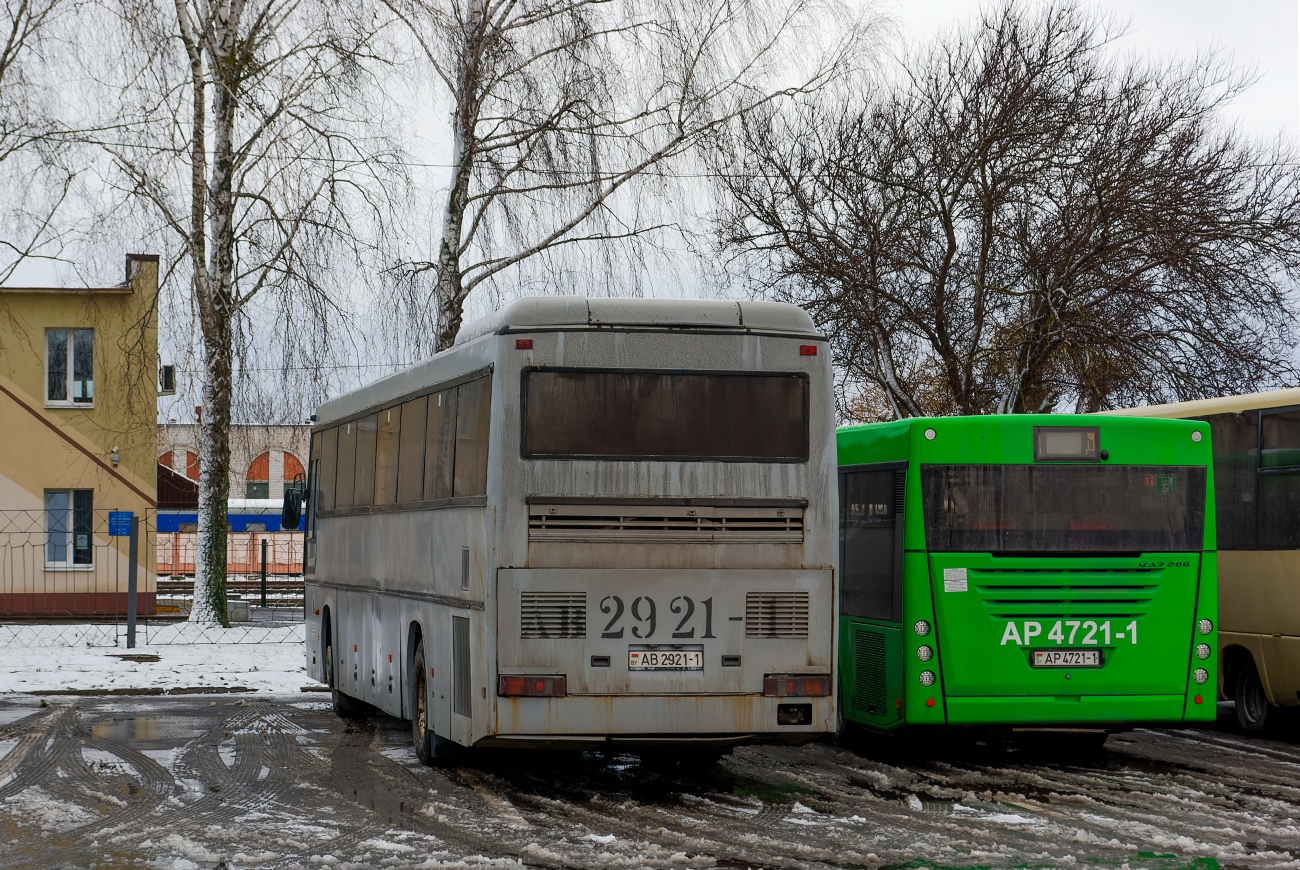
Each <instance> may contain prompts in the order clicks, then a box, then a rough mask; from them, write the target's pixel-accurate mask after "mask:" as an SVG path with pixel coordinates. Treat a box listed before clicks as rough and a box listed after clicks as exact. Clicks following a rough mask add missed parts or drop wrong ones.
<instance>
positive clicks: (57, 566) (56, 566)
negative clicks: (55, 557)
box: [41, 487, 95, 571]
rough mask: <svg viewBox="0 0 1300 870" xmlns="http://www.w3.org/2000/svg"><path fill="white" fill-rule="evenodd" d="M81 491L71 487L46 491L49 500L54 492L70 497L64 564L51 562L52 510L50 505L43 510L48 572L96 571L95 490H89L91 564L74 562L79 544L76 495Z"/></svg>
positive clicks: (44, 548)
mask: <svg viewBox="0 0 1300 870" xmlns="http://www.w3.org/2000/svg"><path fill="white" fill-rule="evenodd" d="M79 491H82V488H77V487H69V488H67V489H64V488H62V487H56V488H54V489H47V490H45V495H46V497H47V498H48V497H49V494H50V493H52V492H62V493H66V494H67V496H68V513H67V519H66V528H67V532H66V534H67V539H66V544H65V545H64V552H65V554H66V558H65V559H64V561H62V562H54V561H51V560H50V551H49V540H50V539H49V535H50V528H49V521H50V508H49V506H48V504H47V505H46V506H45V507H44V508H42V510H43V513H44V517H43V519H44V522H45V536H44V537H45V539H44V541H42V543H41V551H42V552H41V555H42V557H43V561H44V562H45V569H46V570H47V571H50V570H57V571H94V570H95V532H94V528H93V526H94V517H95V502H94V490H89V492H90V493H91V503H90V517H91V526H92V528H91V531H90V541H89V542H88V546H87V549H88V550H89V551H90V561H89V562H86V563H78V562H75V561H73V560H74V559H75V558H76V549H77V548H76V543H77V542H76V538H75V536H76V534H77V532H76V528H75V526H76V523H75V518H74V513H75V511H76V509H77V501H76V495H75V493H77V492H79Z"/></svg>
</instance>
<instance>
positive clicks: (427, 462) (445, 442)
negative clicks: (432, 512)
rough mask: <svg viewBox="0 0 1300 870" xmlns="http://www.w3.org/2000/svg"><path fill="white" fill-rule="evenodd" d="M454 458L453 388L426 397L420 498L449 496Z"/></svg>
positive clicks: (454, 401)
mask: <svg viewBox="0 0 1300 870" xmlns="http://www.w3.org/2000/svg"><path fill="white" fill-rule="evenodd" d="M455 461H456V389H455V387H453V388H452V389H450V390H443V391H442V392H441V393H434V394H433V395H431V396H430V397H429V422H428V424H427V425H426V426H425V428H424V499H425V501H430V500H432V499H435V498H451V496H452V490H451V480H452V470H453V468H454V463H455Z"/></svg>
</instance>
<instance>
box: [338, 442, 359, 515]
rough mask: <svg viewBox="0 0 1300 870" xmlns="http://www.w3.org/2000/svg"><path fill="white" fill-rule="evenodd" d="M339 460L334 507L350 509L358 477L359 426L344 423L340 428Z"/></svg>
mask: <svg viewBox="0 0 1300 870" xmlns="http://www.w3.org/2000/svg"><path fill="white" fill-rule="evenodd" d="M338 433H339V458H338V470H337V471H336V472H335V481H334V482H335V492H334V507H336V508H350V507H352V505H353V504H354V502H353V500H352V497H353V496H354V495H355V493H354V492H353V489H352V487H353V483H354V481H355V480H356V475H357V424H356V422H355V421H354V422H352V423H344V424H343V425H342V426H339V427H338Z"/></svg>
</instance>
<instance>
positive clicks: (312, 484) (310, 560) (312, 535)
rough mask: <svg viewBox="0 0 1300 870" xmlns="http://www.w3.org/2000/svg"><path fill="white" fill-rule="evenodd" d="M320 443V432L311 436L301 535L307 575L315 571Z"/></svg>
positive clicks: (319, 494) (319, 498)
mask: <svg viewBox="0 0 1300 870" xmlns="http://www.w3.org/2000/svg"><path fill="white" fill-rule="evenodd" d="M322 441H324V438H323V437H322V435H321V433H320V432H317V433H315V434H314V435H312V436H311V453H310V454H309V455H308V459H307V486H308V488H309V493H308V495H307V517H306V523H305V525H304V529H305V530H306V534H304V535H303V563H304V564H303V571H304V572H305V573H308V574H310V573H314V572H315V571H316V506H317V505H318V504H320V500H321V488H320V487H321V484H320V453H321V442H322Z"/></svg>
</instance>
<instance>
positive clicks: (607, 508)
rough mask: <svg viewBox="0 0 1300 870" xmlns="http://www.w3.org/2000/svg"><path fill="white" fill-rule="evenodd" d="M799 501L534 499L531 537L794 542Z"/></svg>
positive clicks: (799, 527) (798, 538)
mask: <svg viewBox="0 0 1300 870" xmlns="http://www.w3.org/2000/svg"><path fill="white" fill-rule="evenodd" d="M803 513H804V512H803V508H802V507H784V508H782V507H744V506H735V507H718V506H713V505H701V506H698V507H691V506H689V505H618V504H585V505H566V504H533V505H530V506H529V512H528V538H529V540H531V541H539V542H540V541H554V542H563V543H605V542H608V543H618V544H634V543H677V544H799V543H802V542H803Z"/></svg>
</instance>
